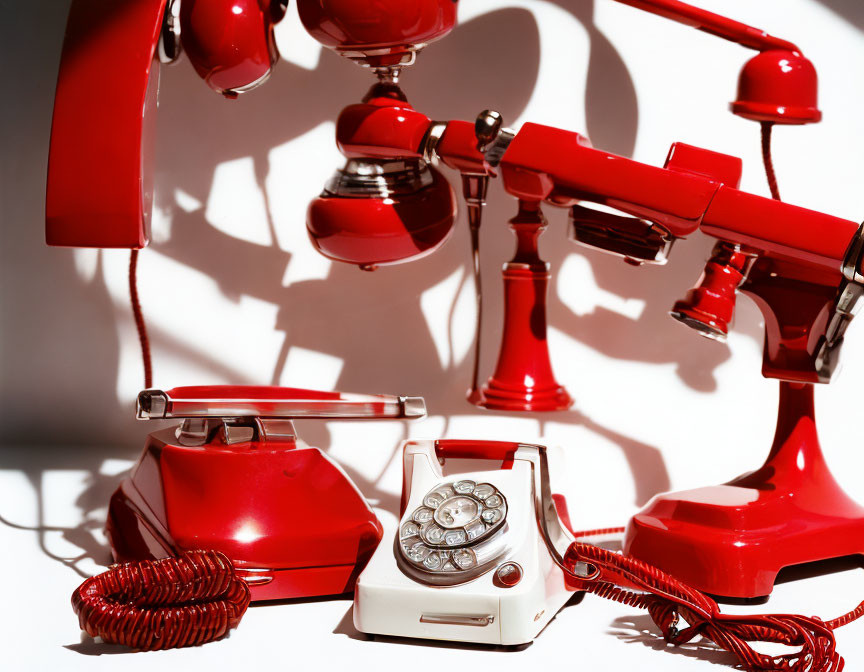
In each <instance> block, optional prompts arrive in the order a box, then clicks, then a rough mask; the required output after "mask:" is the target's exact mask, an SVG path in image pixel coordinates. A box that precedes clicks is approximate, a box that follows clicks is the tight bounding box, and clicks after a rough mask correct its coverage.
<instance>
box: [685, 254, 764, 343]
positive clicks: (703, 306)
mask: <svg viewBox="0 0 864 672" xmlns="http://www.w3.org/2000/svg"><path fill="white" fill-rule="evenodd" d="M756 259H757V255H755V254H747V253H745V252H742V251H741V249H740V247H738V246H735V245H730V244H729V243H718V244H717V245H716V247H715V248H714V253H713V255H712V256H711V259H710V260H709V261H708V263H707V264H706V265H705V272H704V273H703V274H702V278H701V279H700V280H699V284H697V285H696V287H694V288H693V289H691V290H690V291H689V292H687V296H686V297H685V298H684V299H683V300H681V301H678V302H676V303H675V306H674V307H673V308H672V311H671V312H670V313H669V314H670V315H671V316H672V317H673V318H675V319H676V320H678V321H679V322H681V323H683V324H685V325H687V326H688V327H690V328H691V329H695V330H696V331H698V332H699V333H700V334H702V335H703V336H705V337H707V338H713V339H714V340H718V341H725V340H726V337H727V336H728V335H729V325H730V323H731V322H732V318H733V317H734V316H735V304H736V303H737V293H738V288H739V287H740V286H741V284H742V283H743V282H744V281H745V280H746V279H747V273H748V271H749V270H750V267H751V266H752V265H753V262H754V261H755V260H756Z"/></svg>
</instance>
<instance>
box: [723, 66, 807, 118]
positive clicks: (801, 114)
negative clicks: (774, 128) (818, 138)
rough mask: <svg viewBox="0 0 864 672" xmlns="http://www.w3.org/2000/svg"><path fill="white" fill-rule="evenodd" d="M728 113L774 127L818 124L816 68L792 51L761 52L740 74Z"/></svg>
mask: <svg viewBox="0 0 864 672" xmlns="http://www.w3.org/2000/svg"><path fill="white" fill-rule="evenodd" d="M732 112H734V113H735V114H737V115H738V116H741V117H744V118H745V119H752V120H754V121H772V122H774V123H777V124H809V123H815V122H818V121H820V120H821V119H822V113H821V112H820V111H819V78H818V76H817V74H816V68H815V67H813V64H812V63H811V62H810V61H809V60H807V59H806V58H804V56H802V55H801V54H799V53H797V52H794V51H783V50H780V49H771V50H769V51H763V52H762V53H760V54H758V55H756V56H754V57H753V58H751V59H750V60H749V61H748V62H747V65H745V66H744V69H743V70H742V71H741V77H740V79H739V80H738V100H737V101H735V102H734V103H732Z"/></svg>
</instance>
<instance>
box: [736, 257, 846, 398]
mask: <svg viewBox="0 0 864 672" xmlns="http://www.w3.org/2000/svg"><path fill="white" fill-rule="evenodd" d="M842 281H843V278H842V276H841V275H840V272H839V270H829V269H825V268H816V267H812V266H809V265H802V264H799V263H793V262H790V261H789V260H788V259H783V258H778V257H773V256H770V255H763V256H762V257H760V258H759V260H758V261H757V262H756V264H755V265H754V267H753V269H752V270H751V271H750V273H749V274H748V279H747V281H746V282H745V283H744V285H743V286H742V287H741V291H742V292H743V293H744V294H746V295H747V296H749V297H750V298H751V299H752V300H753V301H754V302H755V303H756V305H757V306H758V307H759V309H760V310H761V311H762V315H763V317H764V318H765V349H764V355H763V362H762V375H763V376H765V377H766V378H777V379H779V380H784V381H792V382H800V383H828V382H830V379H831V371H830V370H828V371H826V370H825V369H824V368H823V367H822V366H820V364H819V361H818V359H819V354H820V351H821V349H822V345H823V343H824V337H825V334H826V331H827V328H828V323H829V320H830V319H831V318H832V317H833V315H834V306H835V303H836V301H837V297H838V287H839V286H840V284H841V283H842Z"/></svg>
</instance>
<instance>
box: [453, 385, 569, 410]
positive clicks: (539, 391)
mask: <svg viewBox="0 0 864 672" xmlns="http://www.w3.org/2000/svg"><path fill="white" fill-rule="evenodd" d="M470 401H471V402H472V403H474V404H476V405H477V406H480V407H481V408H486V409H489V410H490V411H511V412H528V413H542V412H545V411H566V410H567V409H569V408H570V407H571V406H572V405H573V398H572V397H571V396H570V395H569V394H568V393H567V390H565V389H564V388H563V387H561V386H560V385H558V386H553V387H548V388H525V387H520V388H512V387H508V386H505V385H503V384H501V383H499V382H498V381H496V380H495V379H494V378H492V379H490V380H489V382H488V383H486V385H485V386H484V387H483V390H482V392H481V393H480V398H479V399H477V400H475V399H473V398H472V399H470Z"/></svg>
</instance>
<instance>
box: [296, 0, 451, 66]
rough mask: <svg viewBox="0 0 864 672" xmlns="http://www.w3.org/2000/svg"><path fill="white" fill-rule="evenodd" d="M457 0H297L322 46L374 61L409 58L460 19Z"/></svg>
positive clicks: (393, 61) (374, 63)
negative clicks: (457, 15)
mask: <svg viewBox="0 0 864 672" xmlns="http://www.w3.org/2000/svg"><path fill="white" fill-rule="evenodd" d="M457 2H458V0H376V1H375V2H357V0H298V2H297V8H298V10H299V12H300V20H301V21H302V22H303V25H304V26H305V28H306V30H307V31H309V33H310V34H311V35H312V37H314V38H315V39H316V40H318V41H319V42H321V43H322V44H323V45H324V46H326V47H329V48H331V49H334V50H335V51H337V52H338V53H341V54H342V55H343V56H347V57H348V58H351V59H353V60H356V61H359V62H361V63H363V64H364V65H368V66H371V67H386V66H392V65H398V64H401V63H405V62H410V61H411V60H412V58H413V54H414V53H415V52H416V51H418V50H419V49H421V48H422V47H424V46H425V45H426V44H428V43H430V42H433V41H435V40H437V39H439V38H441V37H443V36H444V35H446V34H447V33H449V32H450V31H451V30H452V29H453V26H455V25H456V8H457Z"/></svg>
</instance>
